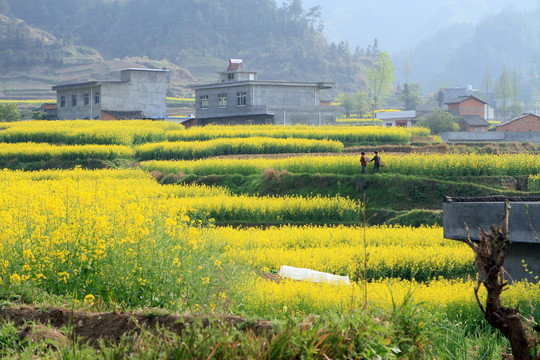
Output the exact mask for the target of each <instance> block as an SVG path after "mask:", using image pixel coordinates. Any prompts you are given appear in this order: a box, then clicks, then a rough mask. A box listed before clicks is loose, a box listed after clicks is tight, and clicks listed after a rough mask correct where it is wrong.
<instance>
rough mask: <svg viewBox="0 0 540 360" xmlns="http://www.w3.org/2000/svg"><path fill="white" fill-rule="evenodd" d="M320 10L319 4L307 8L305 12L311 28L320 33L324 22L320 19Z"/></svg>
mask: <svg viewBox="0 0 540 360" xmlns="http://www.w3.org/2000/svg"><path fill="white" fill-rule="evenodd" d="M321 10H322V7H321V5H317V6H314V7H311V8H309V11H308V12H307V13H306V18H307V19H308V21H309V25H310V26H311V28H312V29H314V30H317V31H318V32H320V33H322V31H323V29H324V22H323V21H322V16H321Z"/></svg>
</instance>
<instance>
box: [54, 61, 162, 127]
mask: <svg viewBox="0 0 540 360" xmlns="http://www.w3.org/2000/svg"><path fill="white" fill-rule="evenodd" d="M167 82H168V70H162V69H133V68H131V69H124V70H121V71H120V81H89V82H83V83H76V84H66V85H57V86H53V90H55V91H56V98H57V108H58V119H102V120H116V119H118V120H123V119H163V118H165V117H166V115H167V109H166V93H167Z"/></svg>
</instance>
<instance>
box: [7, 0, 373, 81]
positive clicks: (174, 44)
mask: <svg viewBox="0 0 540 360" xmlns="http://www.w3.org/2000/svg"><path fill="white" fill-rule="evenodd" d="M293 3H294V2H291V3H289V5H284V6H282V7H278V6H277V5H276V3H275V2H274V1H272V0H258V1H252V0H237V1H233V0H226V1H216V0H199V1H196V2H195V1H189V0H163V1H160V2H159V5H156V2H155V1H153V0H127V1H120V0H109V1H102V0H90V1H88V0H44V1H40V2H35V1H32V0H9V5H10V8H11V13H12V14H13V15H15V16H17V17H19V18H21V19H23V20H24V21H26V22H27V23H28V24H30V25H32V26H37V27H39V28H42V29H45V30H46V31H49V32H51V33H52V34H54V35H56V36H64V37H65V38H66V39H70V40H72V41H73V43H75V44H80V45H84V46H89V47H92V48H95V49H96V50H98V51H99V52H100V53H101V54H102V55H103V56H104V57H105V58H106V59H113V58H123V57H126V56H127V57H133V56H137V57H148V58H149V59H167V60H168V61H170V62H172V63H175V64H177V65H179V66H181V67H184V68H187V69H189V71H190V72H191V73H192V74H193V75H194V76H195V77H196V78H197V79H198V80H200V81H210V80H212V81H213V80H215V73H216V72H217V71H222V70H224V68H225V67H226V60H227V59H228V58H243V59H244V60H245V64H246V66H247V67H248V68H249V69H253V70H257V71H259V72H260V78H261V79H288V80H305V81H333V82H336V83H337V85H336V88H337V89H336V90H339V91H342V90H351V91H352V90H356V91H358V90H361V89H365V79H364V76H363V67H364V66H366V65H369V64H371V61H372V60H370V59H368V58H360V57H354V56H352V54H351V52H350V51H349V50H348V48H346V46H344V44H342V45H341V46H337V45H334V44H329V43H328V42H327V41H326V39H325V38H324V37H323V35H322V34H321V33H320V32H319V31H318V30H317V26H316V24H317V19H318V17H317V14H308V13H307V12H305V11H304V10H303V9H302V8H301V7H300V8H298V7H295V6H293Z"/></svg>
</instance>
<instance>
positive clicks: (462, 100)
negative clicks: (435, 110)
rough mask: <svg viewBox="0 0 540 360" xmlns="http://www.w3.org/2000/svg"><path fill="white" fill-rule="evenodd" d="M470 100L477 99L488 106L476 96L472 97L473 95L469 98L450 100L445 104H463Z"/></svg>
mask: <svg viewBox="0 0 540 360" xmlns="http://www.w3.org/2000/svg"><path fill="white" fill-rule="evenodd" d="M469 99H475V100H478V101H480V102H482V103H484V104H487V102H485V101H484V100H482V99H479V98H477V97H476V96H472V95H469V96H459V97H457V98H455V99H454V100H450V101H446V102H445V104H461V103H462V102H464V101H465V100H469Z"/></svg>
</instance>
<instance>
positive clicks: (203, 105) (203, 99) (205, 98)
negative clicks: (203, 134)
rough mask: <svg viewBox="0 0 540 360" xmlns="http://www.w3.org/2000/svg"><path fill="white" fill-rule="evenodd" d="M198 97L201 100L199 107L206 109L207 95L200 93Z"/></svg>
mask: <svg viewBox="0 0 540 360" xmlns="http://www.w3.org/2000/svg"><path fill="white" fill-rule="evenodd" d="M199 99H200V101H201V109H208V95H201V96H200V97H199Z"/></svg>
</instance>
